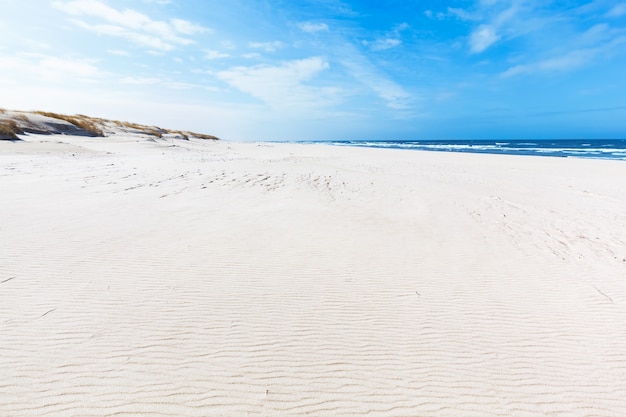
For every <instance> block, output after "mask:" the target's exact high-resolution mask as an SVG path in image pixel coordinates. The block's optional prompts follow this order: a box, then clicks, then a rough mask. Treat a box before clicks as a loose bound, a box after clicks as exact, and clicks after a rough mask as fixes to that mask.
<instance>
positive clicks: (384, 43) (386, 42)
mask: <svg viewBox="0 0 626 417" xmlns="http://www.w3.org/2000/svg"><path fill="white" fill-rule="evenodd" d="M363 43H364V44H365V45H367V46H369V47H370V48H371V49H372V50H373V51H382V50H385V49H391V48H395V47H396V46H398V45H400V44H401V43H402V41H401V40H400V39H395V38H384V39H376V40H375V41H374V42H367V41H364V42H363Z"/></svg>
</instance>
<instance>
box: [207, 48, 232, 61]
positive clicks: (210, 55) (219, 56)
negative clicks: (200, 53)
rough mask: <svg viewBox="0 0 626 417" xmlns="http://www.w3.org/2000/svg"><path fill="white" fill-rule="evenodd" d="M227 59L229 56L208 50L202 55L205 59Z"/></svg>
mask: <svg viewBox="0 0 626 417" xmlns="http://www.w3.org/2000/svg"><path fill="white" fill-rule="evenodd" d="M228 57H230V55H229V54H227V53H224V52H220V51H216V50H213V49H208V50H207V51H206V53H205V54H204V58H205V59H223V58H228Z"/></svg>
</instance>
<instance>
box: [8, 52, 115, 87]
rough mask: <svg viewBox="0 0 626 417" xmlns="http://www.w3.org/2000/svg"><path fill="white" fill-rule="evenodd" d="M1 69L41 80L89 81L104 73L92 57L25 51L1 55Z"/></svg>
mask: <svg viewBox="0 0 626 417" xmlns="http://www.w3.org/2000/svg"><path fill="white" fill-rule="evenodd" d="M0 58H1V59H0V61H2V64H1V65H0V69H4V70H10V71H19V72H21V73H24V72H28V73H32V74H35V75H36V76H37V78H38V79H39V80H41V81H46V82H62V81H68V80H72V81H77V80H80V81H87V82H91V81H93V80H95V79H98V78H101V77H102V76H103V75H104V74H103V73H102V71H101V70H100V69H99V68H98V66H97V62H96V61H94V60H91V59H81V58H73V57H71V58H65V57H58V56H53V55H42V54H31V53H24V54H19V55H17V56H13V57H0Z"/></svg>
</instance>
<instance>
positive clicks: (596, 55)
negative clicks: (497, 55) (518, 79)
mask: <svg viewBox="0 0 626 417" xmlns="http://www.w3.org/2000/svg"><path fill="white" fill-rule="evenodd" d="M582 37H584V34H583V36H582ZM624 45H626V36H616V37H613V38H612V39H610V40H609V41H607V42H604V43H600V44H598V45H597V46H595V47H592V48H581V49H576V50H573V51H570V52H566V53H563V54H561V55H557V56H553V57H550V58H547V59H543V60H539V61H536V62H530V63H527V64H521V65H515V66H513V67H511V68H509V69H507V70H506V71H504V72H503V73H502V74H501V76H502V77H505V78H506V77H512V76H516V75H521V74H534V73H541V72H555V71H561V72H566V71H572V70H575V69H577V68H580V67H582V66H585V65H591V64H593V63H594V62H596V61H597V60H598V59H601V58H602V57H603V56H606V55H610V54H613V53H615V51H621V50H623V48H624Z"/></svg>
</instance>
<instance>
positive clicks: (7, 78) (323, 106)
mask: <svg viewBox="0 0 626 417" xmlns="http://www.w3.org/2000/svg"><path fill="white" fill-rule="evenodd" d="M0 10H1V14H0V31H1V33H2V40H0V106H1V107H5V108H15V109H22V110H29V109H42V110H49V111H57V112H65V113H84V114H89V115H94V116H102V117H110V118H116V119H123V120H130V121H135V122H141V123H148V124H156V125H159V126H162V127H169V128H180V129H191V130H198V131H203V132H206V133H211V134H215V135H218V136H220V137H222V138H224V139H232V140H263V139H267V140H281V139H353V140H354V139H455V138H456V139H463V138H485V139H490V138H493V139H513V138H594V137H596V138H624V137H626V2H621V1H609V0H595V1H573V0H572V1H568V0H562V1H554V2H551V1H549V0H544V1H534V0H478V1H468V0H458V1H447V2H444V1H417V0H413V1H398V0H379V1H356V0H353V1H350V0H307V1H305V0H301V1H298V0H293V1H287V0H282V1H281V0H258V1H257V0H245V1H244V0H229V1H224V0H219V1H215V0H132V1H131V0H53V1H45V0H29V1H24V0H0Z"/></svg>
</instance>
